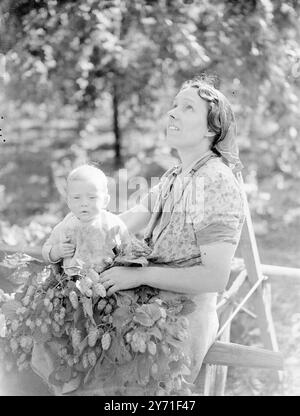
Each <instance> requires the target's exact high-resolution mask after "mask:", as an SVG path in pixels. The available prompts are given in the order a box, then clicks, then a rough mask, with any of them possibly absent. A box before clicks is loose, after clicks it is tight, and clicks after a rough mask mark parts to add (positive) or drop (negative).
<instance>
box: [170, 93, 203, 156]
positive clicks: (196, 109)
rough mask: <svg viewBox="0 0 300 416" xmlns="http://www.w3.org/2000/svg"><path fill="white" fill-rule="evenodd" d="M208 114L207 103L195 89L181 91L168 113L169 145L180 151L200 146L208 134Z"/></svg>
mask: <svg viewBox="0 0 300 416" xmlns="http://www.w3.org/2000/svg"><path fill="white" fill-rule="evenodd" d="M207 112H208V107H207V102H206V101H205V100H203V99H202V98H201V97H199V95H198V92H197V90H196V89H195V88H192V87H188V88H185V89H184V90H182V91H180V92H179V93H178V94H177V95H176V97H175V100H174V103H173V107H172V109H171V110H170V111H169V112H168V126H167V142H168V144H169V145H170V146H171V147H175V148H176V149H178V150H180V149H183V148H187V147H194V146H197V145H199V144H200V142H201V140H202V139H203V138H204V136H206V134H207Z"/></svg>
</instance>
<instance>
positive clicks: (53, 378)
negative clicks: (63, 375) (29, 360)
mask: <svg viewBox="0 0 300 416" xmlns="http://www.w3.org/2000/svg"><path fill="white" fill-rule="evenodd" d="M48 383H49V384H52V385H53V386H57V387H61V386H62V385H63V382H62V381H61V380H58V379H57V378H56V370H53V371H52V373H51V374H50V375H49V377H48Z"/></svg>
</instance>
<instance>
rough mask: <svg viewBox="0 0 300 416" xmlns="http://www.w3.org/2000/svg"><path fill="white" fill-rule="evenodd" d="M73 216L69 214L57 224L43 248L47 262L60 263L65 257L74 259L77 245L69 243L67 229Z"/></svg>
mask: <svg viewBox="0 0 300 416" xmlns="http://www.w3.org/2000/svg"><path fill="white" fill-rule="evenodd" d="M70 219H71V216H70V214H68V215H67V216H66V217H65V218H64V219H63V221H61V222H60V223H59V224H57V225H56V226H55V227H54V229H53V230H52V233H51V235H50V237H49V238H48V240H47V241H46V242H45V243H44V245H43V247H42V255H43V258H44V260H45V261H47V262H49V263H58V262H59V261H60V260H61V259H63V258H65V257H72V256H73V254H74V251H75V245H74V244H72V243H70V242H69V240H70V239H69V237H68V236H67V233H66V229H67V225H69V224H70Z"/></svg>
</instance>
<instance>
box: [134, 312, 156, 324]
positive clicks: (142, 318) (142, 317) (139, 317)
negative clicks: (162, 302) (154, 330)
mask: <svg viewBox="0 0 300 416" xmlns="http://www.w3.org/2000/svg"><path fill="white" fill-rule="evenodd" d="M133 320H134V322H137V323H139V324H141V325H143V326H147V327H150V326H152V325H153V324H154V320H153V319H151V318H150V316H149V315H147V314H146V313H145V312H137V311H136V312H135V315H134V317H133Z"/></svg>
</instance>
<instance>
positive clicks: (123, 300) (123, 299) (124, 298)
mask: <svg viewBox="0 0 300 416" xmlns="http://www.w3.org/2000/svg"><path fill="white" fill-rule="evenodd" d="M116 298H117V305H118V306H129V305H131V304H133V303H136V302H137V300H138V296H137V294H136V293H135V291H134V290H122V291H120V292H118V293H116Z"/></svg>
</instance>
